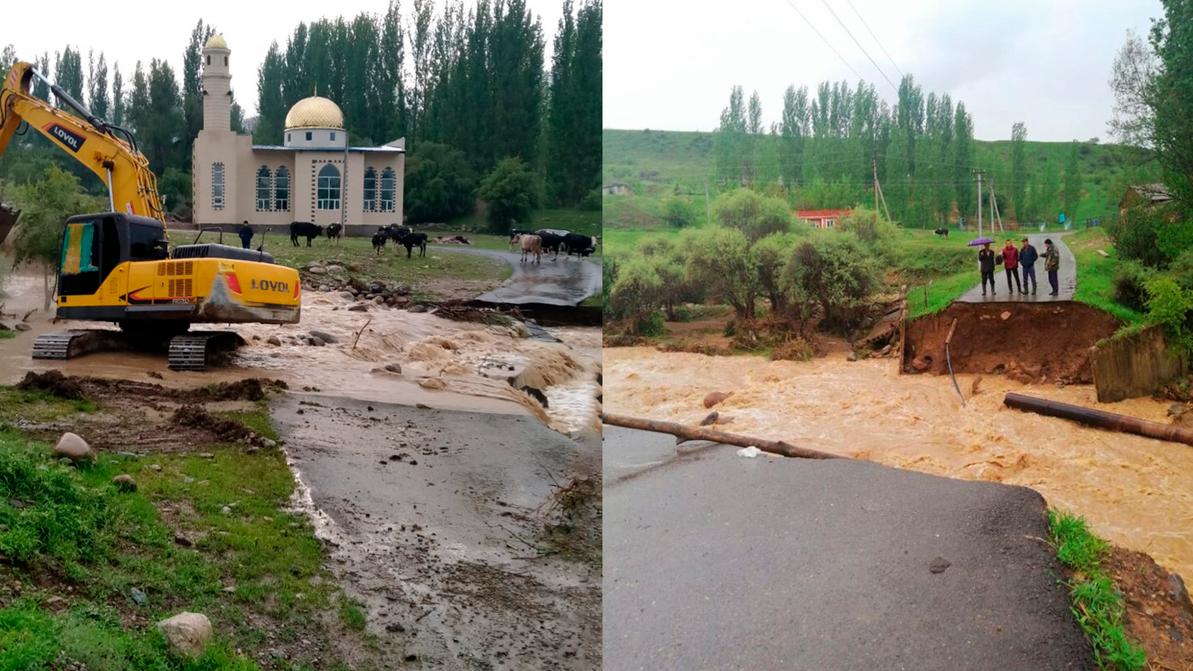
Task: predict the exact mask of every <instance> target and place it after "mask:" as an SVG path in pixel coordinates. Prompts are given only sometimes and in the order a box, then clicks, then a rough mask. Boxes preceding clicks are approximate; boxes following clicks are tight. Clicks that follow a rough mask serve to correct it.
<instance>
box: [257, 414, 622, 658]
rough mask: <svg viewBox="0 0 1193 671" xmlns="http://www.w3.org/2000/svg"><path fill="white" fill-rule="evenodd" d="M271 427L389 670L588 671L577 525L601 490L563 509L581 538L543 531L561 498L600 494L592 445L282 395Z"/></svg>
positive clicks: (517, 424) (591, 553)
mask: <svg viewBox="0 0 1193 671" xmlns="http://www.w3.org/2000/svg"><path fill="white" fill-rule="evenodd" d="M273 417H274V422H275V424H276V425H277V426H278V428H279V431H280V433H281V435H282V437H283V439H284V441H285V443H284V446H285V450H286V453H287V455H288V457H289V459H290V461H291V464H292V466H293V468H294V470H295V473H296V474H297V475H298V477H299V479H300V480H301V482H302V483H303V485H305V492H306V494H305V497H306V506H307V507H308V508H309V509H310V510H311V512H312V514H314V515H315V516H316V518H317V520H318V521H319V523H318V524H317V533H318V534H319V535H320V536H321V537H322V538H324V539H325V540H327V541H329V542H330V543H331V544H332V545H333V548H334V549H333V551H332V558H333V561H334V562H335V564H334V565H333V567H332V570H333V572H334V573H335V574H336V575H337V577H339V578H340V579H341V581H342V582H343V583H344V585H345V587H346V589H347V590H348V591H349V593H351V594H354V595H355V596H357V597H358V598H359V599H361V600H362V601H363V602H364V604H365V605H366V607H367V611H368V616H369V617H368V620H369V623H370V624H369V627H370V629H369V630H370V632H372V633H374V634H375V635H376V636H377V637H378V641H379V643H380V645H382V646H384V647H385V649H386V650H387V651H389V653H392V658H393V659H402V660H405V661H406V663H407V664H408V665H409V667H410V668H446V669H505V668H508V669H560V668H562V669H598V668H600V666H601V662H600V640H601V627H600V609H601V591H600V571H601V565H600V519H599V517H595V518H592V517H586V516H591V515H594V514H595V515H599V512H597V510H598V507H599V505H600V504H599V500H597V499H598V498H599V489H593V490H592V491H591V492H590V496H589V497H588V500H586V501H581V502H578V503H577V506H578V507H576V508H574V510H577V511H579V512H578V513H577V514H579V515H580V516H581V517H584V519H583V520H579V521H582V522H583V523H584V524H582V525H577V528H584V529H586V530H587V531H585V532H584V534H581V537H567V538H564V539H562V540H561V539H560V538H559V537H557V536H554V535H552V534H551V533H550V529H551V528H552V527H551V525H552V524H558V523H559V522H560V520H559V519H558V514H559V512H560V510H561V508H560V506H559V493H560V492H561V488H565V487H566V486H567V485H568V483H569V482H575V478H577V477H581V478H586V480H584V482H586V483H589V485H590V486H599V485H595V483H597V482H598V480H597V479H596V476H597V475H598V473H599V463H600V453H599V450H600V448H599V445H597V444H596V443H595V441H594V440H590V441H587V442H574V441H571V440H568V439H566V438H564V437H562V436H560V435H559V434H557V433H555V432H552V431H550V430H549V429H547V428H546V427H544V426H542V425H541V423H539V422H538V421H536V420H534V419H533V418H529V417H516V416H508V415H497V414H485V413H467V412H454V411H443V410H430V409H426V410H423V409H418V408H410V407H404V406H396V405H383V404H378V403H374V404H372V405H370V404H367V403H365V402H363V401H353V400H349V399H343V398H334V397H325V396H304V397H302V398H300V397H298V396H294V395H291V396H288V397H287V398H285V399H282V400H280V401H279V402H278V403H277V404H275V406H274V410H273ZM568 491H574V490H568ZM565 507H566V506H565ZM576 521H577V520H573V521H572V522H569V523H574V522H576ZM585 534H587V535H585ZM395 666H398V665H395Z"/></svg>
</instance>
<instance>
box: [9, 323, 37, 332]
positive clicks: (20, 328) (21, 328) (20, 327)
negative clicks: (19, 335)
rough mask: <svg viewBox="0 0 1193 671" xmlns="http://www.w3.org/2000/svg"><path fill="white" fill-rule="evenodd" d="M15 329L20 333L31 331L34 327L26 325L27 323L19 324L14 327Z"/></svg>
mask: <svg viewBox="0 0 1193 671" xmlns="http://www.w3.org/2000/svg"><path fill="white" fill-rule="evenodd" d="M13 328H14V329H16V330H18V331H28V330H29V329H31V328H33V327H32V326H30V325H28V324H26V323H25V322H17V323H16V324H14V325H13Z"/></svg>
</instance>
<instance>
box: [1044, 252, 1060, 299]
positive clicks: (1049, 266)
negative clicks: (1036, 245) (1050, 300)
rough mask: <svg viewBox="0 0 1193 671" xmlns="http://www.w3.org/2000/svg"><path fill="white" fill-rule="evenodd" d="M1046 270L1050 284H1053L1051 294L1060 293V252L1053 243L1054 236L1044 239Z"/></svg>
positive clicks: (1056, 294)
mask: <svg viewBox="0 0 1193 671" xmlns="http://www.w3.org/2000/svg"><path fill="white" fill-rule="evenodd" d="M1044 270H1046V271H1048V284H1050V285H1052V293H1050V294H1048V295H1049V296H1058V295H1060V252H1058V251H1056V245H1053V244H1052V238H1048V239H1047V240H1045V241H1044Z"/></svg>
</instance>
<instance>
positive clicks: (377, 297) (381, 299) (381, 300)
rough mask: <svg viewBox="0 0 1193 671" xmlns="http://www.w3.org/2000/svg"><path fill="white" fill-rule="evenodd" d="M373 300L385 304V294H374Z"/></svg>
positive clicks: (378, 303)
mask: <svg viewBox="0 0 1193 671" xmlns="http://www.w3.org/2000/svg"><path fill="white" fill-rule="evenodd" d="M373 302H374V303H376V304H377V305H385V296H374V297H373Z"/></svg>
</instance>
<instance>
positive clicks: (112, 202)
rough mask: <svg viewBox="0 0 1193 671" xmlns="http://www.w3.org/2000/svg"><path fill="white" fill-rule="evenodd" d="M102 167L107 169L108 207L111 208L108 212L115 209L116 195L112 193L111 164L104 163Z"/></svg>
mask: <svg viewBox="0 0 1193 671" xmlns="http://www.w3.org/2000/svg"><path fill="white" fill-rule="evenodd" d="M104 168H106V169H107V170H108V207H109V208H111V209H110V210H108V211H109V212H115V211H116V196H115V194H113V193H112V166H110V165H105V166H104Z"/></svg>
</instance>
